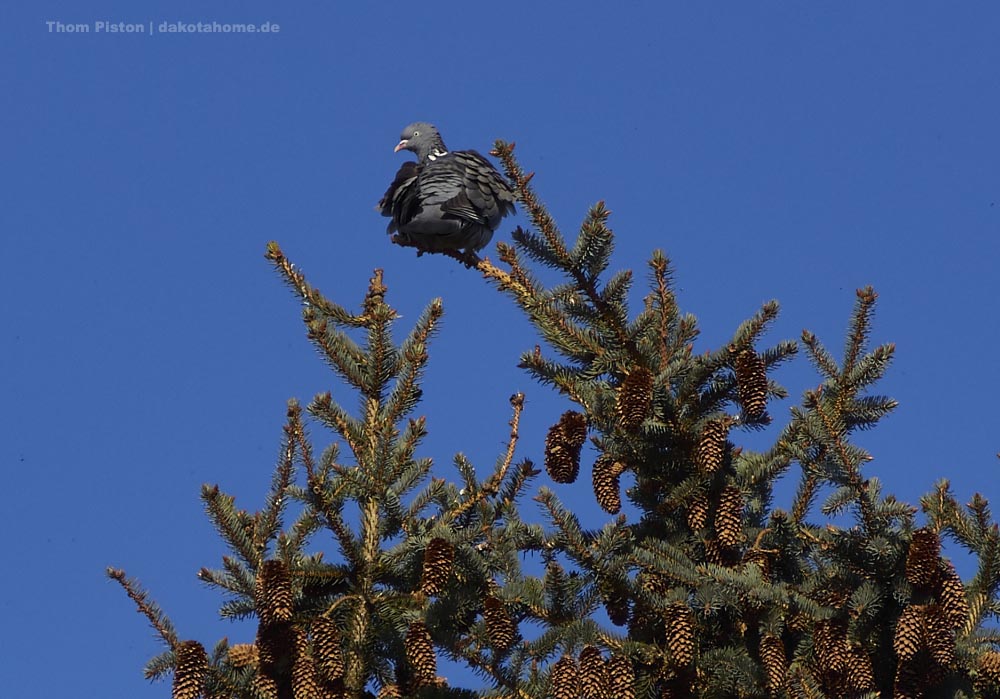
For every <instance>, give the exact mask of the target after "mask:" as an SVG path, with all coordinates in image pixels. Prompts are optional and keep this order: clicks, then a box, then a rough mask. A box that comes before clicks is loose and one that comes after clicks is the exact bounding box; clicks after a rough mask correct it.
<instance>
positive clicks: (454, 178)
mask: <svg viewBox="0 0 1000 699" xmlns="http://www.w3.org/2000/svg"><path fill="white" fill-rule="evenodd" d="M401 150H408V151H411V152H413V153H414V154H416V156H417V160H416V162H414V161H412V160H409V161H406V162H405V163H403V164H402V165H401V166H400V168H399V171H398V172H397V173H396V176H395V178H393V180H392V184H390V185H389V189H388V190H386V193H385V194H384V195H383V196H382V199H381V200H379V203H378V205H377V206H376V210H378V211H380V212H381V213H382V215H383V216H388V217H390V218H391V219H392V220H391V221H390V222H389V225H388V227H387V228H386V232H387V233H389V234H393V233H394V234H395V235H394V236H393V238H392V240H393V242H395V243H398V244H400V245H406V246H412V247H416V248H417V249H418V250H419V251H420V253H422V252H454V253H458V252H459V251H461V253H462V254H463V255H464V256H466V257H467V258H470V259H478V258H477V257H476V254H475V253H476V252H478V251H479V250H482V249H483V248H484V247H486V245H487V244H488V243H489V242H490V239H492V237H493V232H494V231H495V230H496V229H497V227H498V226H499V225H500V221H501V220H503V218H504V217H505V216H507V215H508V214H512V213H513V212H514V200H515V195H514V190H513V189H512V188H511V186H510V184H508V182H507V180H505V179H504V178H503V176H502V175H501V174H500V173H499V172H497V170H496V168H495V167H493V165H492V164H491V163H490V161H488V160H487V159H486V158H484V157H483V156H482V155H480V154H479V153H477V152H476V151H474V150H456V151H449V150H448V149H447V148H446V147H445V145H444V141H443V140H442V138H441V134H440V133H439V132H438V130H437V129H436V128H435V127H434V126H433V125H432V124H428V123H427V122H422V121H418V122H415V123H413V124H410V125H409V126H407V127H406V128H405V129H403V132H402V134H401V135H400V139H399V143H398V144H396V148H395V149H394V152H396V153H398V152H399V151H401ZM420 253H418V254H420Z"/></svg>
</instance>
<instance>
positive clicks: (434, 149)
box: [394, 121, 448, 162]
mask: <svg viewBox="0 0 1000 699" xmlns="http://www.w3.org/2000/svg"><path fill="white" fill-rule="evenodd" d="M394 150H395V152H396V153H398V152H399V151H401V150H408V151H412V152H413V153H416V155H417V158H419V159H420V162H425V161H426V160H427V159H428V158H430V159H433V158H435V157H437V156H439V155H444V154H445V153H447V152H448V151H447V149H446V148H445V147H444V141H442V140H441V134H440V133H438V130H437V129H436V128H434V125H433V124H428V123H427V122H425V121H418V122H416V123H414V124H410V125H409V126H407V127H406V128H405V129H403V133H402V135H400V137H399V143H397V144H396V148H395V149H394Z"/></svg>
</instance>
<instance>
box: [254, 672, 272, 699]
mask: <svg viewBox="0 0 1000 699" xmlns="http://www.w3.org/2000/svg"><path fill="white" fill-rule="evenodd" d="M250 688H251V690H252V691H253V694H252V695H251V696H254V697H260V698H261V699H278V682H277V680H275V679H273V678H271V677H268V676H267V675H261V674H259V673H258V674H256V675H254V676H253V680H251V681H250Z"/></svg>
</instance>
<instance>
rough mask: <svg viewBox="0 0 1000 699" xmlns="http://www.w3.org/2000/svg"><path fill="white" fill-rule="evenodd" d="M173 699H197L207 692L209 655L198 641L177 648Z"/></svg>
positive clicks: (184, 642) (184, 643)
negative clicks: (206, 679) (206, 677)
mask: <svg viewBox="0 0 1000 699" xmlns="http://www.w3.org/2000/svg"><path fill="white" fill-rule="evenodd" d="M176 654H177V656H176V658H177V659H176V664H175V665H174V684H173V691H172V692H171V695H170V696H171V698H172V699H197V698H198V697H200V696H202V695H203V693H204V691H205V676H206V675H207V674H208V654H207V653H206V652H205V648H204V647H203V646H202V645H201V644H200V643H198V641H183V642H181V643H180V644H179V645H178V646H177V650H176Z"/></svg>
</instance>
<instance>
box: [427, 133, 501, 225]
mask: <svg viewBox="0 0 1000 699" xmlns="http://www.w3.org/2000/svg"><path fill="white" fill-rule="evenodd" d="M419 184H420V191H421V194H422V196H423V199H424V202H425V203H428V204H439V205H440V206H441V210H442V212H443V213H444V214H446V215H448V216H452V217H455V218H460V219H464V220H466V221H470V222H475V223H479V224H483V225H486V226H489V228H490V229H491V230H492V229H495V228H496V227H497V226H498V225H499V224H500V219H502V218H503V217H504V216H506V215H507V214H509V213H511V212H513V211H514V193H513V192H512V191H511V189H510V186H509V185H508V184H507V182H506V181H505V180H504V179H503V177H501V176H500V173H499V172H497V171H496V169H495V168H494V167H493V165H491V164H490V162H489V161H488V160H486V158H484V157H483V156H481V155H480V154H479V153H477V152H475V151H471V150H470V151H453V152H451V153H450V154H449V155H448V156H444V157H440V158H438V159H436V160H434V161H432V162H430V163H428V164H427V166H426V167H425V169H424V170H423V172H422V173H421V175H420V178H419Z"/></svg>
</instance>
